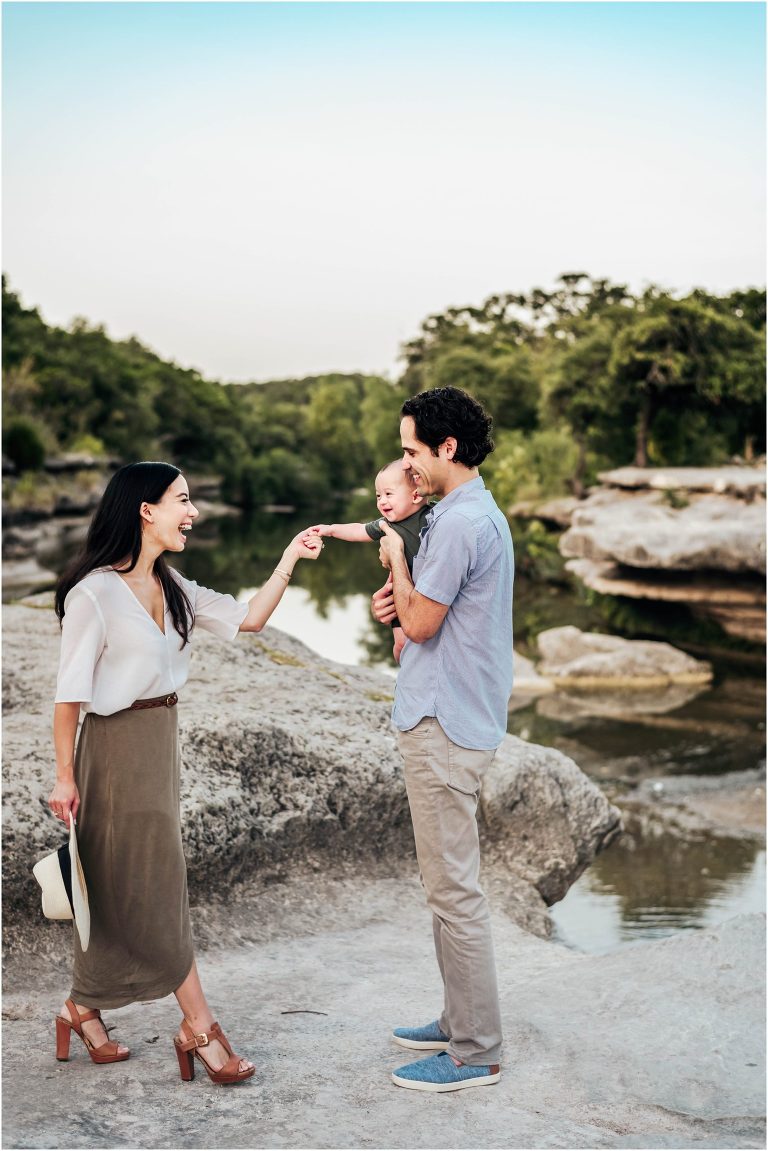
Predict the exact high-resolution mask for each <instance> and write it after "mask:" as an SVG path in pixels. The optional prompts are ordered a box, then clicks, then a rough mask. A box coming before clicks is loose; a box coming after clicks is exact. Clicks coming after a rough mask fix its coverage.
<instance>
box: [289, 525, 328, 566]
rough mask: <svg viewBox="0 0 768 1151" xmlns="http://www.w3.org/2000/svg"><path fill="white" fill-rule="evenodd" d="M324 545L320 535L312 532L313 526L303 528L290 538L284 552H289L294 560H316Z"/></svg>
mask: <svg viewBox="0 0 768 1151" xmlns="http://www.w3.org/2000/svg"><path fill="white" fill-rule="evenodd" d="M324 547H325V544H324V543H323V541H322V539H321V538H320V536H319V535H318V534H316V533H314V529H313V528H305V530H304V531H303V532H299V534H298V535H297V536H294V538H293V539H292V540H291V542H290V543H289V544H288V547H287V548H286V549H285V553H284V554H286V555H287V554H288V553H289V552H290V553H291V557H292V558H293V559H294V560H316V559H317V557H318V556H319V555H320V552H321V551H322V550H323V548H324Z"/></svg>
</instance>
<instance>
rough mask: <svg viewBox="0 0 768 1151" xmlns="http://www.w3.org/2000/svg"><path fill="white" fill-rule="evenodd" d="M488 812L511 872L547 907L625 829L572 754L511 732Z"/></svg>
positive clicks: (491, 776)
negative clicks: (516, 736) (571, 756)
mask: <svg viewBox="0 0 768 1151" xmlns="http://www.w3.org/2000/svg"><path fill="white" fill-rule="evenodd" d="M480 802H481V809H482V813H483V819H484V823H485V825H486V827H487V828H488V829H489V830H490V831H492V832H495V833H496V841H497V842H496V851H497V853H501V854H503V856H504V858H505V859H506V860H507V863H508V866H509V869H510V871H512V872H514V873H515V874H517V875H519V876H520V877H521V878H523V879H525V880H526V882H528V883H530V884H531V885H532V886H533V887H535V888H536V890H537V891H538V893H539V895H540V896H541V897H542V899H543V900H544V901H545V902H546V903H547V904H552V903H556V902H557V901H558V900H559V899H562V898H563V896H564V895H565V893H566V891H567V890H568V888H569V887H570V886H571V884H572V883H573V882H574V880H575V879H576V878H577V877H578V876H579V875H581V874H582V872H583V871H584V870H585V868H587V867H588V866H589V864H590V863H591V862H592V860H593V859H594V857H595V855H596V854H597V853H598V852H599V851H602V850H603V849H604V848H605V847H607V846H608V845H609V844H610V843H611V842H613V840H614V839H615V838H616V836H617V835H618V834H619V833H620V831H621V816H620V813H619V811H618V809H617V808H615V807H613V806H612V805H611V804H609V803H607V801H606V799H605V796H604V795H603V793H602V792H601V791H600V789H599V788H598V787H596V786H595V784H594V783H592V782H591V780H589V779H588V778H587V776H586V775H584V773H583V772H581V771H580V770H579V768H578V767H577V766H576V764H575V763H574V762H573V760H572V759H569V758H568V756H566V755H563V754H562V753H561V752H559V751H555V750H554V748H544V747H539V746H538V745H537V744H531V743H526V742H525V741H524V740H521V739H516V738H515V737H514V736H511V735H510V736H507V738H506V740H505V741H504V743H503V744H502V745H501V747H500V748H499V751H498V753H497V755H496V758H495V760H494V762H493V764H492V765H491V768H490V770H489V772H488V775H487V776H486V778H485V781H484V784H483V791H482V795H481V800H480Z"/></svg>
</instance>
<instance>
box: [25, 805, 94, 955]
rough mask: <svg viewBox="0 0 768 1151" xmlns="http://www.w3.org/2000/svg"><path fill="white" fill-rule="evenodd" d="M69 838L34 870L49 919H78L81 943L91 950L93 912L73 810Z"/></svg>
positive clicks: (77, 926)
mask: <svg viewBox="0 0 768 1151" xmlns="http://www.w3.org/2000/svg"><path fill="white" fill-rule="evenodd" d="M69 820H70V823H69V840H68V842H67V843H65V844H64V845H63V847H60V848H59V849H58V851H52V852H51V853H50V854H49V855H46V856H45V857H44V858H43V859H40V860H38V861H37V863H36V864H35V866H34V867H33V868H32V874H33V875H34V877H35V879H36V880H37V882H38V883H39V884H40V887H41V888H42V894H43V915H44V916H45V917H46V919H74V921H75V927H76V928H77V934H78V935H79V937H80V946H81V948H82V949H83V951H87V950H88V944H89V942H90V938H91V912H90V908H89V906H88V888H87V887H86V884H85V876H84V875H83V868H82V865H81V863H80V856H79V854H78V851H77V836H76V834H75V821H74V819H73V818H72V814H71V812H70V816H69Z"/></svg>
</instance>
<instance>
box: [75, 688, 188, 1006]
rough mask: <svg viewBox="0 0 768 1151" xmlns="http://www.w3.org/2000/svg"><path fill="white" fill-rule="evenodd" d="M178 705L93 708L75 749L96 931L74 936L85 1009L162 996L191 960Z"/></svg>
mask: <svg viewBox="0 0 768 1151" xmlns="http://www.w3.org/2000/svg"><path fill="white" fill-rule="evenodd" d="M179 766H180V762H179V738H178V718H177V715H176V708H175V707H155V708H150V709H146V710H142V711H119V712H117V713H116V714H115V715H107V716H104V715H93V714H88V715H86V717H85V719H84V721H83V726H82V729H81V732H80V739H79V742H78V745H77V754H76V756H75V781H76V783H77V787H78V790H79V792H80V811H79V814H78V817H77V843H78V850H79V853H80V860H81V863H82V866H83V872H84V874H85V881H86V884H87V886H88V903H89V906H90V913H91V938H90V943H89V946H88V950H87V951H85V952H84V951H83V950H82V949H81V947H80V940H79V937H78V935H77V932H76V931H75V932H74V938H75V966H74V974H73V977H72V991H71V998H72V999H73V1000H74V1001H75V1003H79V1004H82V1005H83V1006H85V1007H99V1008H107V1007H124V1006H125V1005H126V1004H127V1003H135V1002H137V1001H146V1000H149V999H160V998H161V997H162V996H164V995H169V994H170V993H171V992H172V991H175V989H176V988H177V987H178V986H179V985H180V984H181V983H183V982H184V980H185V979H186V977H187V975H188V974H189V971H190V968H191V967H192V961H193V951H192V933H191V929H190V923H189V899H188V896H187V868H186V863H185V860H184V849H183V847H182V842H181V820H180V813H179Z"/></svg>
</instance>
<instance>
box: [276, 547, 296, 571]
mask: <svg viewBox="0 0 768 1151" xmlns="http://www.w3.org/2000/svg"><path fill="white" fill-rule="evenodd" d="M298 558H299V557H298V556H297V555H296V553H295V552H294V551H292V550H291V549H290V548H286V549H285V551H284V552H283V554H282V556H281V557H280V562H279V563H278V564H277V567H276V568H275V571H277V568H281V569H282V570H283V571H284V572H286V573H287V574H288V575H289V576H292V575H293V569H294V568H295V567H296V564H297V562H298Z"/></svg>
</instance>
